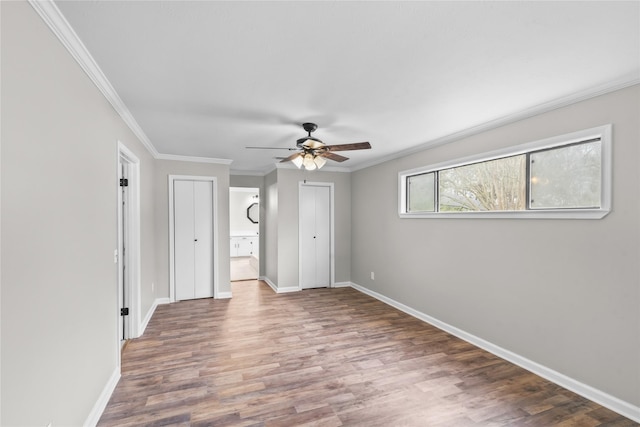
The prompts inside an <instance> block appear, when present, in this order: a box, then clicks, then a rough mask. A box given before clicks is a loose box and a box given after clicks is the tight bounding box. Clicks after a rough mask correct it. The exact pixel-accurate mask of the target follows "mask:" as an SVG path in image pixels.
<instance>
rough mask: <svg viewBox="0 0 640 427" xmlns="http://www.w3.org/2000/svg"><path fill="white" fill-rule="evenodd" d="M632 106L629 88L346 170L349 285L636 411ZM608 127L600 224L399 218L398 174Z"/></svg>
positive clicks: (639, 240)
mask: <svg viewBox="0 0 640 427" xmlns="http://www.w3.org/2000/svg"><path fill="white" fill-rule="evenodd" d="M639 106H640V87H638V86H634V87H632V88H628V89H624V90H620V91H617V92H614V93H610V94H607V95H603V96H600V97H597V98H593V99H590V100H586V101H583V102H580V103H576V104H573V105H570V106H568V107H565V108H561V109H558V110H555V111H551V112H548V113H546V114H542V115H539V116H536V117H533V118H529V119H526V120H522V121H520V122H517V123H513V124H510V125H508V126H503V127H500V128H497V129H495V130H491V131H487V132H484V133H481V134H478V135H475V136H472V137H468V138H464V139H462V140H460V141H457V142H455V143H452V144H448V145H445V146H441V147H437V148H433V149H430V150H425V151H423V152H420V153H417V154H415V155H413V156H409V157H405V158H400V159H397V160H393V161H389V162H386V163H382V164H380V165H377V166H373V167H370V168H367V169H363V170H360V171H357V172H355V173H353V174H352V196H353V204H352V207H353V215H352V220H351V224H352V252H351V254H352V269H351V274H352V281H353V282H354V283H356V284H358V285H361V286H364V287H366V288H368V289H371V290H373V291H375V292H378V293H380V294H383V295H385V296H387V297H389V298H392V299H394V300H396V301H398V302H400V303H403V304H405V305H407V306H409V307H412V308H414V309H416V310H418V311H420V312H423V313H425V314H427V315H430V316H432V317H435V318H437V319H439V320H441V321H443V322H446V323H448V324H450V325H452V326H455V327H457V328H460V329H462V330H464V331H466V332H469V333H471V334H473V335H475V336H477V337H480V338H483V339H485V340H487V341H489V342H491V343H493V344H496V345H498V346H500V347H503V348H505V349H507V350H511V351H513V352H515V353H517V354H519V355H521V356H524V357H526V358H528V359H530V360H533V361H535V362H538V363H540V364H542V365H544V366H546V367H548V368H551V369H554V370H556V371H559V372H561V373H563V374H565V375H567V376H569V377H571V378H573V379H576V380H578V381H580V382H583V383H585V384H588V385H590V386H592V387H595V388H597V389H599V390H602V391H604V392H606V393H609V394H611V395H613V396H615V397H618V398H620V399H622V400H625V401H627V402H630V403H632V404H634V405H639V404H640V309H639V307H640V295H639V293H640V285H639V283H640V282H639V279H640V267H639V263H638V259H640V249H639V246H640V220H639V218H640V206H639V195H640V173H639V170H640V168H639V167H638V160H639V159H640V156H639V154H640V153H639V147H640V144H639V142H638V141H639V140H640V129H639V125H638V117H640V108H639ZM607 123H612V124H613V169H614V172H613V209H612V212H611V213H610V214H609V215H608V216H606V217H605V218H604V219H601V220H524V219H522V220H520V219H513V220H499V219H399V218H398V172H400V171H403V170H407V169H411V168H416V167H419V166H423V165H428V164H435V163H438V162H442V161H446V160H451V159H455V158H458V157H464V156H467V155H472V154H477V153H482V152H486V151H491V150H494V149H498V148H503V147H509V146H512V145H516V144H519V143H524V142H528V141H535V140H539V139H543V138H547V137H552V136H556V135H562V134H565V133H569V132H573V131H577V130H581V129H586V128H591V127H595V126H599V125H603V124H607ZM371 271H374V272H375V281H372V280H371V279H370V272H371Z"/></svg>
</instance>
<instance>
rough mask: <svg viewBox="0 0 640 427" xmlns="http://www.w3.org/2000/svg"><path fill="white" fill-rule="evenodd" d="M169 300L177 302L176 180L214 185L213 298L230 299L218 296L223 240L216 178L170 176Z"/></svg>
mask: <svg viewBox="0 0 640 427" xmlns="http://www.w3.org/2000/svg"><path fill="white" fill-rule="evenodd" d="M168 180H169V299H170V300H171V302H175V301H176V289H175V286H176V283H175V260H176V259H175V247H174V245H175V243H174V229H173V228H174V224H173V220H174V219H173V182H174V181H176V180H187V181H210V182H211V184H212V192H213V196H212V202H213V207H212V214H213V218H212V220H213V298H215V299H217V298H228V297H222V296H219V295H218V293H219V292H218V282H219V281H218V275H219V262H218V258H219V257H220V256H219V250H218V246H219V245H218V240H219V239H220V238H221V236H220V232H219V230H218V204H219V203H218V178H217V177H215V176H191V175H169V177H168Z"/></svg>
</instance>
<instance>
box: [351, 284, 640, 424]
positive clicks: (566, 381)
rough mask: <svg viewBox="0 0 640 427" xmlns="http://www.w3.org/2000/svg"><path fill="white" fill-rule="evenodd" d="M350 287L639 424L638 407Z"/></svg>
mask: <svg viewBox="0 0 640 427" xmlns="http://www.w3.org/2000/svg"><path fill="white" fill-rule="evenodd" d="M351 287H352V288H354V289H356V290H358V291H360V292H362V293H364V294H367V295H369V296H371V297H373V298H375V299H377V300H380V301H382V302H384V303H385V304H388V305H390V306H392V307H395V308H397V309H398V310H400V311H403V312H405V313H407V314H409V315H411V316H413V317H415V318H417V319H420V320H422V321H423V322H426V323H429V324H431V325H433V326H435V327H436V328H438V329H442V330H443V331H445V332H448V333H450V334H451V335H454V336H456V337H458V338H460V339H462V340H464V341H467V342H469V343H471V344H473V345H475V346H477V347H480V348H482V349H483V350H486V351H488V352H489V353H493V354H495V355H496V356H498V357H500V358H502V359H505V360H507V361H509V362H511V363H513V364H515V365H518V366H520V367H521V368H524V369H526V370H528V371H530V372H533V373H534V374H536V375H539V376H541V377H542V378H545V379H547V380H549V381H551V382H553V383H555V384H558V385H559V386H561V387H564V388H566V389H568V390H571V391H573V392H574V393H577V394H579V395H580V396H583V397H585V398H587V399H589V400H592V401H594V402H596V403H598V404H600V405H602V406H604V407H605V408H609V409H611V410H612V411H615V412H617V413H619V414H620V415H623V416H625V417H627V418H629V419H631V420H633V421H636V422H640V407H638V406H635V405H633V404H631V403H629V402H626V401H624V400H622V399H618V398H617V397H615V396H612V395H610V394H608V393H605V392H603V391H602V390H598V389H596V388H594V387H591V386H590V385H587V384H584V383H582V382H580V381H577V380H575V379H573V378H571V377H568V376H566V375H564V374H562V373H560V372H557V371H554V370H553V369H550V368H548V367H546V366H543V365H541V364H539V363H536V362H534V361H532V360H529V359H527V358H525V357H523V356H520V355H518V354H516V353H513V352H511V351H509V350H506V349H504V348H502V347H499V346H497V345H495V344H492V343H490V342H489V341H486V340H484V339H482V338H479V337H477V336H475V335H472V334H470V333H468V332H465V331H463V330H462V329H458V328H456V327H455V326H451V325H449V324H448V323H445V322H442V321H440V320H438V319H436V318H434V317H431V316H429V315H427V314H424V313H422V312H420V311H417V310H414V309H413V308H411V307H408V306H406V305H404V304H402V303H399V302H398V301H395V300H393V299H391V298H388V297H386V296H384V295H382V294H379V293H377V292H375V291H372V290H370V289H367V288H365V287H362V286H360V285H357V284H355V283H351Z"/></svg>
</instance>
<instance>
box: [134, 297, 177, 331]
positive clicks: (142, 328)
mask: <svg viewBox="0 0 640 427" xmlns="http://www.w3.org/2000/svg"><path fill="white" fill-rule="evenodd" d="M170 302H171V300H170V299H169V298H156V300H155V301H154V302H153V304H152V305H151V308H149V311H148V312H147V315H146V316H144V319H143V320H142V323H140V327H139V328H138V331H139V332H140V334H138V336H137V337H135V338H138V337H141V336H142V334H144V331H145V329H147V325H148V324H149V321H150V320H151V317H152V316H153V313H154V312H155V311H156V307H158V306H159V305H160V304H169V303H170Z"/></svg>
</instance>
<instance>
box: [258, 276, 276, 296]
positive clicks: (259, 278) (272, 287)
mask: <svg viewBox="0 0 640 427" xmlns="http://www.w3.org/2000/svg"><path fill="white" fill-rule="evenodd" d="M258 280H262V281H263V282H264V283H266V284H267V285H269V287H270V288H271V289H273V292H275V293H278V287H277V286H276V284H275V283H273V282H272V281H271V279H269V278H268V277H267V276H260V277H258Z"/></svg>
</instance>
